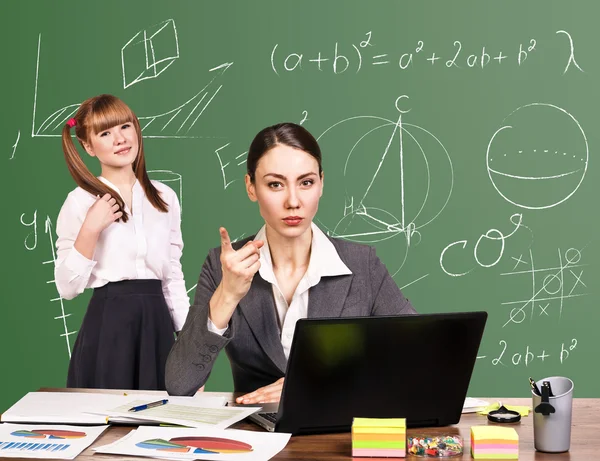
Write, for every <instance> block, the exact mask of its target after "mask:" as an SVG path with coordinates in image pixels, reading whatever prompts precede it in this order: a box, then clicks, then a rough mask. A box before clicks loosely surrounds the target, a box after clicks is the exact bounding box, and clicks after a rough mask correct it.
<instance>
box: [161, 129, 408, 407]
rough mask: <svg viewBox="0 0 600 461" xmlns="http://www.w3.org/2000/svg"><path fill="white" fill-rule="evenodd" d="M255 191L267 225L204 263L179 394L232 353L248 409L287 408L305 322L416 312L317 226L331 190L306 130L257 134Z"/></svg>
mask: <svg viewBox="0 0 600 461" xmlns="http://www.w3.org/2000/svg"><path fill="white" fill-rule="evenodd" d="M247 171H248V173H247V174H246V178H245V180H246V191H247V193H248V197H249V198H250V200H252V201H254V202H258V205H259V209H260V214H261V216H262V217H263V219H264V221H265V225H264V226H263V228H262V229H261V230H260V231H259V232H258V234H256V236H253V237H250V238H247V239H245V240H242V241H240V242H236V243H231V241H230V239H229V235H228V234H227V231H226V230H225V229H224V228H221V229H220V234H221V246H220V247H219V248H214V249H213V250H211V251H210V252H209V254H208V256H207V258H206V261H205V262H204V265H203V266H202V271H201V272H200V279H199V280H198V285H197V287H196V297H195V301H194V305H193V306H192V307H191V308H190V311H189V314H188V316H187V320H186V322H185V325H184V326H183V329H182V330H181V333H180V334H179V337H178V338H177V341H176V342H175V345H174V346H173V348H172V349H171V353H170V354H169V358H168V360H167V365H166V377H165V378H166V387H167V390H168V392H169V393H170V394H174V395H192V394H194V393H195V392H196V391H197V390H198V389H199V388H200V387H201V386H203V385H204V383H205V382H206V380H207V379H208V376H209V375H210V372H211V370H212V366H213V363H214V362H215V360H216V358H217V356H218V355H219V352H220V351H221V349H223V348H224V349H225V352H226V353H227V356H228V357H229V361H230V363H231V368H232V372H233V380H234V385H235V391H236V392H245V393H246V394H245V395H243V396H242V397H240V398H238V402H240V403H266V402H277V401H279V398H280V395H281V390H282V387H283V379H284V376H285V371H286V366H287V358H288V356H289V349H290V346H291V341H292V336H293V333H294V326H295V323H296V321H297V320H298V319H300V318H306V317H309V318H315V317H336V316H353V317H354V316H375V315H404V314H414V313H415V310H414V309H413V307H412V306H411V304H410V302H409V301H408V300H407V299H406V298H405V297H404V296H403V295H402V293H401V291H400V289H399V288H398V286H397V285H396V283H395V282H394V280H393V279H392V277H391V276H390V274H389V273H388V271H387V269H386V268H385V266H384V265H383V264H382V262H381V261H380V260H379V258H378V257H377V256H376V255H375V249H374V248H372V247H369V246H366V245H361V244H357V243H352V242H348V241H345V240H341V239H335V238H330V237H328V236H326V235H325V234H324V233H323V232H322V231H321V230H320V229H319V228H318V227H317V226H316V225H315V224H314V223H313V222H312V221H313V218H314V216H315V214H316V213H317V209H318V205H319V199H320V197H321V195H322V193H323V170H322V168H321V150H320V148H319V145H318V143H317V141H316V140H315V138H314V137H313V136H312V135H311V134H310V133H309V132H308V131H307V130H306V129H304V128H303V127H301V126H299V125H295V124H292V123H283V124H279V125H274V126H271V127H268V128H265V129H264V130H262V131H261V132H260V133H258V134H257V135H256V137H255V138H254V140H253V141H252V144H251V145H250V149H249V151H248V157H247Z"/></svg>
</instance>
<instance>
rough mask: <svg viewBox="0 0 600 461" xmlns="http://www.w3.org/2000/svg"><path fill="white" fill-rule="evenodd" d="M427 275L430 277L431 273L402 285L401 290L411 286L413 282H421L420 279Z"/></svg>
mask: <svg viewBox="0 0 600 461" xmlns="http://www.w3.org/2000/svg"><path fill="white" fill-rule="evenodd" d="M425 277H429V274H425V275H422V276H421V277H419V278H417V279H415V280H413V281H412V282H409V283H407V284H406V285H404V286H401V287H400V289H401V290H404V289H405V288H406V287H409V286H411V285H412V284H413V283H417V282H420V281H421V280H423V279H424V278H425Z"/></svg>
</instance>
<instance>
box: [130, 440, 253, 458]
mask: <svg viewBox="0 0 600 461" xmlns="http://www.w3.org/2000/svg"><path fill="white" fill-rule="evenodd" d="M136 445H137V446H138V447H140V448H147V449H150V450H158V451H168V452H175V453H212V454H219V453H223V454H224V453H249V452H251V451H252V445H250V444H247V443H245V442H240V441H239V440H231V439H223V438H220V437H174V438H172V439H170V440H164V439H150V440H145V441H143V442H139V443H137V444H136Z"/></svg>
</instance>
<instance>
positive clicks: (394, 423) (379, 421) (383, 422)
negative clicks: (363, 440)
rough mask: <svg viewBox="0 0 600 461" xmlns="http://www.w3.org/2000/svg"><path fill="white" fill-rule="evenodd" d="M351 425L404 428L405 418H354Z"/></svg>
mask: <svg viewBox="0 0 600 461" xmlns="http://www.w3.org/2000/svg"><path fill="white" fill-rule="evenodd" d="M352 427H399V428H404V429H406V418H354V419H353V420H352Z"/></svg>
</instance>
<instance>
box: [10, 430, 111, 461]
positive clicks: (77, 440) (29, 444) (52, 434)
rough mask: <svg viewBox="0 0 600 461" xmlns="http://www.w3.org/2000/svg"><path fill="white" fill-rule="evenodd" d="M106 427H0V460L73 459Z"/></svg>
mask: <svg viewBox="0 0 600 461" xmlns="http://www.w3.org/2000/svg"><path fill="white" fill-rule="evenodd" d="M107 427H108V426H62V425H61V426H57V425H50V424H0V458H35V459H74V458H75V457H76V456H77V455H79V454H80V453H81V452H82V451H83V450H85V449H86V448H87V447H89V446H90V445H91V444H92V443H94V440H96V439H97V438H98V437H99V436H100V434H102V432H104V431H105V430H106V429H107Z"/></svg>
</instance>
